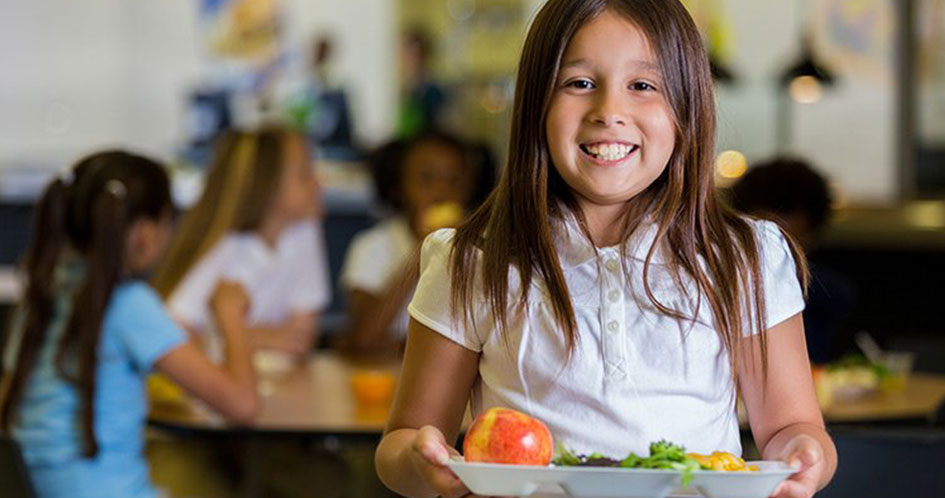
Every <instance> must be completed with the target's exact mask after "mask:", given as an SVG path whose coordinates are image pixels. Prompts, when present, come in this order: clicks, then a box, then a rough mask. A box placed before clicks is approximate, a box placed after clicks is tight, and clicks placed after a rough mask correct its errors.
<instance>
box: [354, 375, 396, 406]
mask: <svg viewBox="0 0 945 498" xmlns="http://www.w3.org/2000/svg"><path fill="white" fill-rule="evenodd" d="M395 384H396V379H395V378H394V374H393V373H392V372H389V371H387V370H357V371H355V372H354V374H353V375H352V376H351V389H352V390H353V391H354V398H355V399H356V400H357V401H358V404H361V405H384V404H387V403H389V402H390V399H391V397H393V395H394V385H395Z"/></svg>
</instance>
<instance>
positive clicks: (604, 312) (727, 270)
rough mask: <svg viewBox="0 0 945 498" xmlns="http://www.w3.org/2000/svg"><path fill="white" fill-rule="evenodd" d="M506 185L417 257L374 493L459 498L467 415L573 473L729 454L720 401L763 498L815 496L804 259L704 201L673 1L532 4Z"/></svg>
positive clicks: (691, 43)
mask: <svg viewBox="0 0 945 498" xmlns="http://www.w3.org/2000/svg"><path fill="white" fill-rule="evenodd" d="M516 85H517V88H516V92H515V101H514V105H513V110H512V121H511V122H512V126H511V133H510V138H509V159H508V164H507V165H506V167H505V168H504V169H503V170H502V175H501V178H500V180H499V185H498V186H497V187H496V189H495V191H494V192H493V193H492V195H490V196H489V198H488V199H487V200H486V202H485V203H484V204H483V206H482V207H481V208H480V209H478V210H476V211H475V212H474V213H473V214H472V215H471V216H470V217H469V218H468V219H467V220H466V221H465V222H464V223H462V224H461V225H459V226H458V227H457V228H456V229H443V230H437V231H436V232H433V233H431V234H430V235H429V236H428V237H427V239H426V241H425V242H424V244H423V249H422V255H421V257H420V261H421V270H420V279H419V281H418V283H417V288H416V291H415V292H414V296H413V299H412V301H411V303H410V305H409V310H410V317H411V320H410V330H409V333H408V338H407V346H406V351H405V354H404V361H403V371H402V373H401V376H400V379H399V381H398V385H397V393H396V394H395V398H394V401H393V405H392V409H391V413H390V417H389V418H388V422H387V430H386V431H385V435H384V437H383V439H382V440H381V443H380V445H379V446H378V449H377V453H376V458H375V461H376V467H377V471H378V475H379V476H380V478H381V480H382V481H384V482H385V483H386V484H387V485H388V486H389V487H390V488H391V489H392V490H394V491H395V492H397V493H400V494H402V495H405V496H434V495H441V496H466V495H467V494H468V492H469V490H468V489H466V488H465V487H464V485H463V483H462V481H460V480H459V479H458V478H457V477H456V475H455V474H453V473H452V472H451V471H450V469H449V467H448V465H447V464H448V463H449V460H450V458H451V456H453V455H456V454H457V451H456V449H455V448H454V447H453V445H454V444H455V441H456V437H457V434H458V433H459V430H460V427H461V424H462V420H463V415H464V413H465V412H466V410H467V408H468V410H469V411H470V412H471V414H472V415H473V416H478V415H480V414H482V413H484V412H485V411H486V410H487V409H488V408H490V407H493V406H502V407H507V408H512V409H515V410H519V411H522V412H526V413H528V414H529V415H531V416H533V417H536V418H538V419H540V420H542V421H544V422H545V424H546V425H547V426H548V428H549V429H550V431H551V433H552V434H553V435H554V439H555V442H556V443H559V444H561V445H563V446H565V447H567V448H571V449H573V450H574V451H576V452H577V453H592V452H599V453H603V454H605V455H626V454H628V453H629V452H631V451H632V452H636V453H638V454H641V453H644V452H645V451H647V449H648V447H649V444H650V442H653V441H658V440H660V439H664V438H665V439H667V440H670V441H674V442H677V443H680V444H683V445H685V446H686V447H687V449H689V451H693V452H697V453H711V452H713V451H726V452H729V453H734V454H740V453H741V443H740V432H739V425H738V417H737V414H736V409H735V404H736V403H735V402H736V398H737V397H738V395H740V396H741V399H742V400H743V401H744V404H745V408H746V410H747V412H748V419H749V423H750V425H751V430H752V434H753V436H754V439H755V443H756V445H757V447H758V448H759V449H760V450H761V454H762V456H763V457H764V458H765V459H770V460H775V459H776V460H782V461H784V462H790V463H791V464H793V465H797V467H796V469H797V472H795V473H794V474H793V475H792V476H790V478H789V479H788V480H786V481H784V482H783V483H781V484H780V485H779V487H778V488H777V489H776V490H774V491H773V493H772V496H774V497H776V498H801V497H805V498H806V497H810V496H811V495H813V494H814V493H815V492H816V491H817V490H818V489H820V488H822V487H823V486H825V485H826V484H827V482H829V481H830V478H831V476H832V475H833V472H834V469H835V468H836V449H835V447H834V445H833V442H832V441H831V439H830V436H829V435H828V434H827V432H826V430H825V428H824V421H823V417H822V415H821V413H820V407H819V406H818V404H817V399H816V396H815V394H814V386H813V382H812V379H811V370H810V364H809V362H808V358H807V351H806V349H805V347H804V329H803V322H802V320H801V312H802V310H803V308H804V300H803V286H804V283H805V282H806V273H805V266H804V258H803V255H802V254H800V253H799V252H798V250H797V247H796V246H795V245H794V244H792V243H791V241H790V239H789V238H786V237H785V236H784V235H783V233H782V232H781V230H779V229H778V227H777V225H775V224H773V223H770V222H760V221H757V220H750V219H746V218H745V217H742V216H740V215H738V214H736V213H734V212H733V211H731V210H729V209H728V208H727V207H726V206H725V205H724V204H722V203H720V202H719V199H718V198H717V194H716V190H715V185H714V183H713V175H714V170H713V165H712V163H713V155H714V152H715V101H714V96H713V93H712V91H713V90H712V88H713V87H712V78H711V75H710V71H709V61H708V57H707V55H706V52H705V47H704V46H703V44H702V37H701V36H700V34H699V31H698V30H697V29H696V26H695V23H694V22H693V20H692V18H691V17H690V16H689V14H688V12H687V11H686V8H685V7H684V6H683V5H682V3H681V2H679V1H678V0H548V1H547V2H546V3H545V4H544V5H543V6H542V8H541V9H540V10H539V12H538V13H537V14H536V16H535V17H534V20H533V21H532V24H531V27H530V28H529V32H528V35H527V37H526V40H525V44H524V47H523V49H522V55H521V59H520V63H519V72H518V76H517V78H516Z"/></svg>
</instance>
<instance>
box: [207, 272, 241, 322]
mask: <svg viewBox="0 0 945 498" xmlns="http://www.w3.org/2000/svg"><path fill="white" fill-rule="evenodd" d="M210 309H211V310H213V316H214V317H215V318H216V320H217V323H219V324H221V327H222V328H223V329H228V328H229V327H228V326H227V325H229V324H232V323H242V322H243V320H244V319H245V318H246V313H248V312H249V295H247V294H246V290H245V289H243V286H242V285H240V284H239V283H237V282H234V281H232V280H220V282H218V283H217V287H216V289H214V291H213V295H212V296H211V297H210Z"/></svg>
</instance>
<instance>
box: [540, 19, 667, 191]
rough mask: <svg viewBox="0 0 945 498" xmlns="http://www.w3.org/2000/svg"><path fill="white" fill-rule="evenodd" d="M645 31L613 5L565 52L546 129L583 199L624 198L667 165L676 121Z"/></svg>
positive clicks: (555, 157)
mask: <svg viewBox="0 0 945 498" xmlns="http://www.w3.org/2000/svg"><path fill="white" fill-rule="evenodd" d="M664 92H665V89H664V87H663V81H662V77H661V74H660V70H659V63H658V61H657V59H656V57H655V56H654V54H653V52H652V50H651V49H650V46H649V43H648V41H647V39H646V37H645V35H644V34H643V32H642V31H641V30H640V29H639V28H637V27H636V26H635V25H634V24H633V23H632V22H630V21H629V20H627V19H626V18H624V17H622V16H621V15H620V14H617V13H614V12H612V11H611V10H609V9H608V10H605V11H604V12H603V13H601V14H600V15H598V16H597V17H596V18H594V19H592V20H591V21H589V22H587V23H586V24H584V25H583V26H581V27H580V28H579V29H578V30H577V32H576V33H575V34H574V37H573V38H572V39H571V41H570V43H568V46H567V48H566V50H565V53H564V56H563V57H562V59H561V69H560V70H559V72H558V77H557V79H556V81H555V89H554V92H553V94H552V97H551V103H550V106H549V109H548V118H547V122H546V129H545V133H546V134H547V139H548V148H549V150H550V153H551V159H552V161H553V162H554V166H555V169H556V170H557V171H558V174H560V175H561V177H562V178H563V179H564V181H565V182H567V184H568V185H569V186H570V187H571V190H572V191H573V192H574V193H575V194H576V195H577V198H578V200H579V202H581V203H582V204H585V205H586V203H592V204H595V205H613V204H619V203H624V202H626V201H627V200H629V199H631V198H633V197H634V196H636V195H637V194H639V193H640V192H642V191H643V190H644V189H646V187H648V186H649V185H650V184H651V183H653V181H654V180H656V178H657V177H659V175H660V174H661V173H662V172H663V170H664V169H665V168H666V164H667V163H668V162H669V159H670V156H671V155H672V153H673V147H674V145H675V124H674V121H673V113H672V109H671V108H670V106H669V103H668V101H667V98H666V95H665V93H664Z"/></svg>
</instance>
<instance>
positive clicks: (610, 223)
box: [578, 200, 627, 247]
mask: <svg viewBox="0 0 945 498" xmlns="http://www.w3.org/2000/svg"><path fill="white" fill-rule="evenodd" d="M578 204H579V205H580V207H581V212H582V213H583V215H584V222H585V223H587V231H588V233H589V234H590V236H591V242H593V243H594V245H595V246H596V247H610V246H615V245H617V244H620V243H621V242H622V241H623V219H624V217H625V216H626V209H627V206H626V204H607V205H600V204H594V203H591V202H588V201H585V200H579V201H578Z"/></svg>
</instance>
